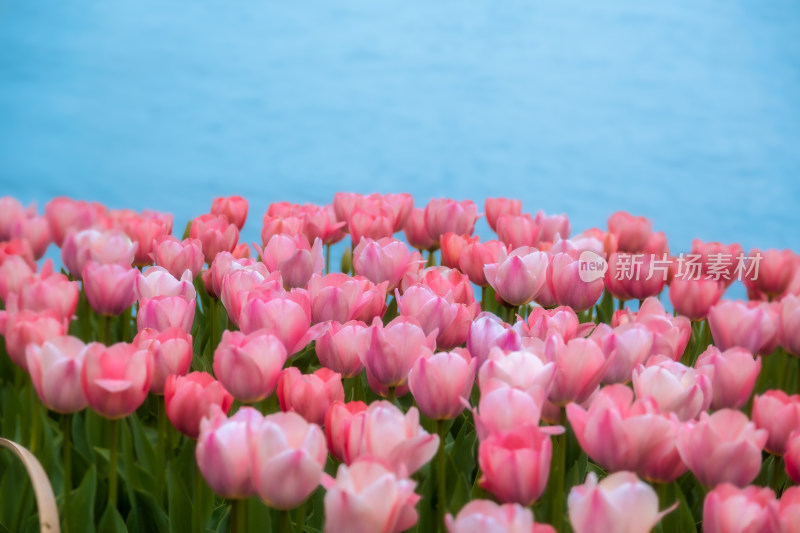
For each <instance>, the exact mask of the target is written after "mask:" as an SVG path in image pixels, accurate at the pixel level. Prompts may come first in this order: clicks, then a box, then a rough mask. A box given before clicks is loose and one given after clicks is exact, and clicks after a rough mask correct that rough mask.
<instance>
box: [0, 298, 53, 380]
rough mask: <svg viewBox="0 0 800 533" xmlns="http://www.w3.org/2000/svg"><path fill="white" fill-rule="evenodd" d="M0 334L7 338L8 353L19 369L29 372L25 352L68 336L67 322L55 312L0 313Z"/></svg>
mask: <svg viewBox="0 0 800 533" xmlns="http://www.w3.org/2000/svg"><path fill="white" fill-rule="evenodd" d="M0 334H2V335H3V336H4V337H5V345H6V352H7V353H8V356H9V357H10V358H11V360H12V361H13V362H14V364H16V365H17V366H18V367H20V368H22V369H23V370H27V369H28V366H27V363H26V355H25V350H26V348H27V347H28V346H29V345H41V344H43V343H44V342H45V341H46V340H49V339H52V338H55V337H61V336H62V335H66V334H67V322H66V321H65V320H63V319H62V318H61V317H59V316H58V313H56V312H55V311H50V310H48V311H42V312H39V313H34V312H33V311H25V310H23V311H18V312H10V311H0Z"/></svg>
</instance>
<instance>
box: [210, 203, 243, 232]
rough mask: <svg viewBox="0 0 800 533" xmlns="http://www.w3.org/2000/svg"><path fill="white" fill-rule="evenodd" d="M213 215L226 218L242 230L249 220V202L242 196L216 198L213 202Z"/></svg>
mask: <svg viewBox="0 0 800 533" xmlns="http://www.w3.org/2000/svg"><path fill="white" fill-rule="evenodd" d="M211 214H212V215H217V216H223V217H225V218H226V219H228V222H230V223H231V224H233V225H234V226H236V227H237V228H238V229H239V230H241V229H242V227H243V226H244V222H245V220H247V200H246V199H244V198H242V197H241V196H228V197H219V198H214V201H213V202H211Z"/></svg>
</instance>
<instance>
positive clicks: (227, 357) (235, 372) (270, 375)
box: [214, 330, 286, 403]
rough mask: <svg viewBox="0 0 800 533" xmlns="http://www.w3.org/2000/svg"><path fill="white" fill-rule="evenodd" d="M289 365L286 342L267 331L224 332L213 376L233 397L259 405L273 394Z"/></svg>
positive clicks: (217, 352) (216, 353)
mask: <svg viewBox="0 0 800 533" xmlns="http://www.w3.org/2000/svg"><path fill="white" fill-rule="evenodd" d="M285 362H286V348H285V347H284V345H283V343H282V342H281V341H280V339H278V338H277V337H275V336H274V335H271V334H269V333H267V332H265V331H254V332H252V333H250V334H244V333H242V332H240V331H227V330H226V331H224V332H223V333H222V339H221V341H220V343H219V346H217V348H216V350H215V351H214V374H215V375H216V376H217V379H219V380H220V382H222V384H223V385H224V386H225V389H227V390H228V392H230V393H231V394H232V395H233V397H234V398H236V399H237V400H239V401H241V402H244V403H254V402H259V401H261V400H263V399H264V398H266V397H267V396H269V395H270V394H272V392H273V391H274V390H275V386H276V385H277V384H278V378H279V377H280V372H281V369H282V368H283V365H284V363H285Z"/></svg>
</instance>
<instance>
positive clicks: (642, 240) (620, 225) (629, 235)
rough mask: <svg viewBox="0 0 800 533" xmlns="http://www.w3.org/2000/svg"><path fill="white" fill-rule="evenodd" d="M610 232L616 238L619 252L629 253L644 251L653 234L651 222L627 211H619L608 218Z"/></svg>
mask: <svg viewBox="0 0 800 533" xmlns="http://www.w3.org/2000/svg"><path fill="white" fill-rule="evenodd" d="M608 231H609V233H611V234H613V235H614V236H615V237H616V239H617V246H618V249H619V251H621V252H628V253H637V252H641V251H642V250H644V248H645V246H646V245H647V241H648V240H649V239H650V235H651V234H652V233H653V230H652V228H651V226H650V221H649V220H647V219H646V218H644V217H636V216H633V215H631V214H630V213H627V212H625V211H617V212H616V213H614V214H613V215H611V216H610V217H608Z"/></svg>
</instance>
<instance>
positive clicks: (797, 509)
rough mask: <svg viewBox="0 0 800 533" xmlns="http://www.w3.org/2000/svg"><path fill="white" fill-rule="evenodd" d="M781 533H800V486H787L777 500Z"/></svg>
mask: <svg viewBox="0 0 800 533" xmlns="http://www.w3.org/2000/svg"><path fill="white" fill-rule="evenodd" d="M778 522H779V523H780V527H781V529H780V531H781V533H800V487H789V488H787V489H786V490H784V491H783V494H781V499H780V502H778Z"/></svg>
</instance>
